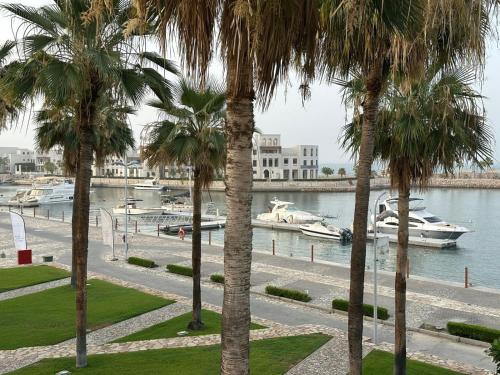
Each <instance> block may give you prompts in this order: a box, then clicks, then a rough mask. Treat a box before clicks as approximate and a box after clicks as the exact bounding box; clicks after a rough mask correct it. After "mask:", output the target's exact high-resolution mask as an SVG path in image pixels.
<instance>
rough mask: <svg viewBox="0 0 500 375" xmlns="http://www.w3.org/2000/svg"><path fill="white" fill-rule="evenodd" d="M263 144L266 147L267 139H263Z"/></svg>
mask: <svg viewBox="0 0 500 375" xmlns="http://www.w3.org/2000/svg"><path fill="white" fill-rule="evenodd" d="M262 144H263V145H264V146H265V145H266V139H265V138H263V139H262Z"/></svg>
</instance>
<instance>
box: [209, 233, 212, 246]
mask: <svg viewBox="0 0 500 375" xmlns="http://www.w3.org/2000/svg"><path fill="white" fill-rule="evenodd" d="M208 244H209V245H212V231H209V232H208Z"/></svg>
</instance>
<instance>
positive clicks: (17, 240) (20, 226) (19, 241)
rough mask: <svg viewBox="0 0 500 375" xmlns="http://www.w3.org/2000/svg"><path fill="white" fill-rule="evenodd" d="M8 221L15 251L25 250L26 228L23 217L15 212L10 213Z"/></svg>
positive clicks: (26, 245)
mask: <svg viewBox="0 0 500 375" xmlns="http://www.w3.org/2000/svg"><path fill="white" fill-rule="evenodd" d="M10 221H11V223H12V236H13V237H14V245H15V246H16V250H26V249H27V248H28V244H27V243H26V228H25V226H24V219H23V217H22V216H21V215H19V214H16V213H15V212H11V213H10Z"/></svg>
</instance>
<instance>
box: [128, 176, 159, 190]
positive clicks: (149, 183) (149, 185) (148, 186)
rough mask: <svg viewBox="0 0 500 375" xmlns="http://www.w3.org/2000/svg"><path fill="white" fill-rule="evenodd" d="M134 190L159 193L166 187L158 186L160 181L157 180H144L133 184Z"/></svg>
mask: <svg viewBox="0 0 500 375" xmlns="http://www.w3.org/2000/svg"><path fill="white" fill-rule="evenodd" d="M134 189H135V190H155V191H160V190H164V189H166V186H163V185H160V180H159V179H157V178H154V179H149V180H144V181H143V182H141V183H138V184H134Z"/></svg>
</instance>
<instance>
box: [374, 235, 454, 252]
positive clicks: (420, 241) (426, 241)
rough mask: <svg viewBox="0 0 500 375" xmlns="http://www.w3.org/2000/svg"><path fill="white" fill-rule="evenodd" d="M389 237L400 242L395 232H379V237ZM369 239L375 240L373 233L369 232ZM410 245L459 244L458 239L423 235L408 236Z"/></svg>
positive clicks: (439, 247) (392, 240) (442, 246)
mask: <svg viewBox="0 0 500 375" xmlns="http://www.w3.org/2000/svg"><path fill="white" fill-rule="evenodd" d="M381 237H387V238H388V239H389V243H398V236H397V235H395V234H386V233H379V234H378V235H377V238H381ZM367 238H368V240H370V241H373V233H368V235H367ZM408 245H412V246H421V247H434V248H438V249H445V248H449V247H455V246H457V241H454V240H439V239H435V238H423V237H411V236H410V237H408Z"/></svg>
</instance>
